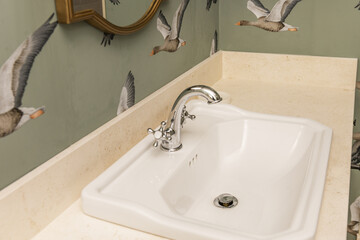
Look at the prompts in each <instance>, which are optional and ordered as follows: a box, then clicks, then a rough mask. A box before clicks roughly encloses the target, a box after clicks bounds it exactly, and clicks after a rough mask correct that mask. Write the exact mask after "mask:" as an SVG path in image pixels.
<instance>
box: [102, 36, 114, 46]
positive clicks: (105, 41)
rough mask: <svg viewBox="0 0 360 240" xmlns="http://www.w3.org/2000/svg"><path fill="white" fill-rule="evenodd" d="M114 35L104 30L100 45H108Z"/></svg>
mask: <svg viewBox="0 0 360 240" xmlns="http://www.w3.org/2000/svg"><path fill="white" fill-rule="evenodd" d="M114 37H115V34H113V33H106V32H104V36H103V39H102V41H101V43H100V45H104V47H106V45H109V46H110V45H111V41H112V40H113V39H114Z"/></svg>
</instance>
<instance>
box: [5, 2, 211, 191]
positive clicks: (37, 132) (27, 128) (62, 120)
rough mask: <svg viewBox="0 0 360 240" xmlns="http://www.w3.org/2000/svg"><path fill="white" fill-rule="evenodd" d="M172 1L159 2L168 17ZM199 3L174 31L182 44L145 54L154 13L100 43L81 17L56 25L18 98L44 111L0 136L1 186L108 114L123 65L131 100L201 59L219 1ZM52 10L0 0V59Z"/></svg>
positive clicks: (112, 112)
mask: <svg viewBox="0 0 360 240" xmlns="http://www.w3.org/2000/svg"><path fill="white" fill-rule="evenodd" d="M179 2H180V1H178V0H172V1H165V2H164V3H163V4H162V6H161V7H160V9H162V10H163V12H164V14H165V16H166V17H167V18H168V21H169V22H171V21H172V16H173V14H174V12H175V10H176V9H177V7H178V5H179ZM205 5H206V2H205V1H195V0H193V1H191V2H190V3H189V6H188V8H187V10H186V12H185V16H184V20H183V26H182V31H181V36H182V38H184V39H185V40H186V41H187V45H186V46H185V47H182V48H181V49H179V50H178V51H177V52H176V53H172V54H169V53H159V54H157V55H155V56H152V57H150V56H149V55H150V52H151V50H152V48H153V47H154V46H155V45H157V44H160V43H162V41H163V40H162V36H161V34H160V33H159V32H158V31H157V30H156V17H155V18H153V19H152V20H151V22H150V23H149V24H148V25H147V26H146V27H145V28H144V29H142V30H141V31H140V32H137V33H135V34H132V35H129V36H116V37H115V39H114V40H113V41H112V43H111V46H107V47H105V48H104V47H103V46H101V45H100V42H101V40H102V37H103V33H102V32H100V31H98V30H97V29H95V28H93V27H91V26H90V25H88V24H87V23H84V22H82V23H76V24H71V25H62V24H60V25H59V26H58V27H57V29H56V30H55V32H54V34H53V35H52V36H51V38H50V39H49V41H48V43H47V44H46V45H45V47H44V48H43V50H42V52H41V53H40V54H39V56H38V57H37V58H36V60H35V63H34V65H33V68H32V71H31V73H30V78H29V81H28V85H27V87H26V91H25V95H24V98H23V105H24V106H27V107H30V106H35V107H39V106H42V105H45V106H46V113H45V114H44V115H43V116H41V117H39V118H37V119H35V120H32V121H29V122H28V123H26V124H25V125H24V126H23V127H22V128H21V129H19V130H17V131H15V132H14V133H12V134H11V135H9V136H6V137H4V138H0V153H1V154H0V189H1V188H3V187H5V186H7V185H8V184H10V183H11V182H13V181H15V180H16V179H18V178H19V177H21V176H23V175H24V174H26V173H27V172H29V171H31V170H32V169H34V168H35V167H37V166H38V165H40V164H42V163H43V162H45V161H46V160H48V159H50V158H51V157H53V156H54V155H56V154H57V153H59V152H60V151H62V150H63V149H65V148H67V147H68V146H69V145H71V144H72V143H74V142H76V141H77V140H79V139H81V138H82V137H84V136H85V135H87V134H88V133H90V132H91V131H93V130H94V129H96V128H98V127H99V126H101V125H102V124H104V123H105V122H107V121H109V120H110V119H112V118H113V117H115V116H116V110H117V106H118V103H119V96H120V91H121V87H122V85H123V83H124V81H125V79H126V76H127V73H128V72H129V71H130V70H131V71H132V72H133V74H134V76H135V86H136V102H138V101H140V100H141V99H143V98H144V97H146V96H148V95H149V94H150V93H152V92H154V91H155V90H157V89H159V88H160V87H162V86H163V85H165V84H166V83H168V82H170V81H171V80H173V79H174V78H175V77H177V76H179V75H180V74H182V73H183V72H185V71H186V70H188V69H190V68H191V67H192V66H194V65H196V64H197V63H199V62H201V61H202V60H204V59H205V58H207V57H208V56H209V52H210V44H211V39H212V37H213V34H214V30H215V29H216V28H217V27H218V4H216V5H213V6H212V9H210V11H209V12H208V11H206V10H205ZM53 12H55V3H54V1H46V0H31V1H27V0H18V1H6V0H0V29H1V31H2V39H1V40H2V42H1V46H2V47H1V48H0V63H1V64H2V63H3V62H5V61H6V59H7V58H8V57H9V56H10V55H11V54H12V52H13V51H14V50H15V49H16V48H17V46H18V45H19V44H20V43H21V42H22V41H23V40H24V39H25V38H26V37H27V36H28V35H29V34H31V33H32V32H33V31H34V30H35V29H36V28H37V27H38V26H40V25H41V24H42V23H43V22H44V21H45V20H46V19H47V18H48V17H49V16H50V14H51V13H53ZM129 14H131V13H129ZM144 131H146V129H144Z"/></svg>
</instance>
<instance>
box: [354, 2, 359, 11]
mask: <svg viewBox="0 0 360 240" xmlns="http://www.w3.org/2000/svg"><path fill="white" fill-rule="evenodd" d="M355 8H357V9H358V10H360V1H359V3H358V4H357V5H356V6H355Z"/></svg>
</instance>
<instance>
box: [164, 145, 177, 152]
mask: <svg viewBox="0 0 360 240" xmlns="http://www.w3.org/2000/svg"><path fill="white" fill-rule="evenodd" d="M181 148H182V144H180V145H179V146H177V147H176V148H167V147H164V146H163V145H161V146H160V149H161V150H163V151H165V152H176V151H178V150H180V149H181Z"/></svg>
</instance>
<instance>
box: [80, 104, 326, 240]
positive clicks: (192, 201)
mask: <svg viewBox="0 0 360 240" xmlns="http://www.w3.org/2000/svg"><path fill="white" fill-rule="evenodd" d="M187 109H188V111H189V112H190V113H191V114H195V115H196V119H195V120H194V121H190V120H188V121H187V122H186V124H185V126H184V128H183V129H182V143H183V148H182V149H181V150H180V151H178V152H174V153H169V152H164V151H161V150H160V149H154V148H153V147H152V143H153V137H152V136H147V137H146V138H144V139H143V140H142V141H141V142H139V143H138V144H137V145H136V146H135V147H133V148H132V149H131V150H130V151H129V152H128V153H126V154H125V155H124V156H123V157H121V158H120V159H119V160H118V161H117V162H115V163H114V164H113V165H112V166H111V167H110V168H109V169H107V170H106V171H105V172H104V173H103V174H101V175H100V176H99V177H98V178H96V179H95V180H94V181H93V182H91V183H90V184H89V185H88V186H87V187H86V188H84V190H83V192H82V205H83V210H84V212H85V213H87V214H88V215H91V216H94V217H97V218H100V219H103V220H107V221H110V222H114V223H118V224H121V225H124V226H128V227H131V228H134V229H138V230H141V231H145V232H149V233H152V234H155V235H160V236H164V237H167V238H170V239H179V240H189V239H191V240H197V239H199V240H200V239H201V240H215V239H217V240H220V239H221V240H233V239H237V240H245V239H246V240H255V239H256V240H257V239H269V240H270V239H271V240H285V239H286V240H289V239H291V240H310V239H314V236H315V232H316V227H317V221H318V217H319V212H320V206H321V200H322V194H323V188H324V183H325V176H326V168H327V162H328V157H329V151H330V143H331V134H332V131H331V129H330V128H328V127H326V126H324V125H322V124H320V123H317V122H315V121H312V120H309V119H303V118H294V117H284V116H276V115H266V114H259V113H254V112H248V111H244V110H242V109H240V108H237V107H235V106H232V105H228V104H221V103H220V104H215V105H208V104H206V103H204V102H202V101H199V100H194V101H191V102H189V103H188V104H187ZM144 131H145V129H144ZM224 193H226V194H231V195H232V196H234V197H236V199H237V205H236V206H233V207H231V208H226V207H225V208H224V207H219V206H215V205H214V199H216V198H217V197H218V196H219V195H221V194H224ZM225 205H226V204H225Z"/></svg>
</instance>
